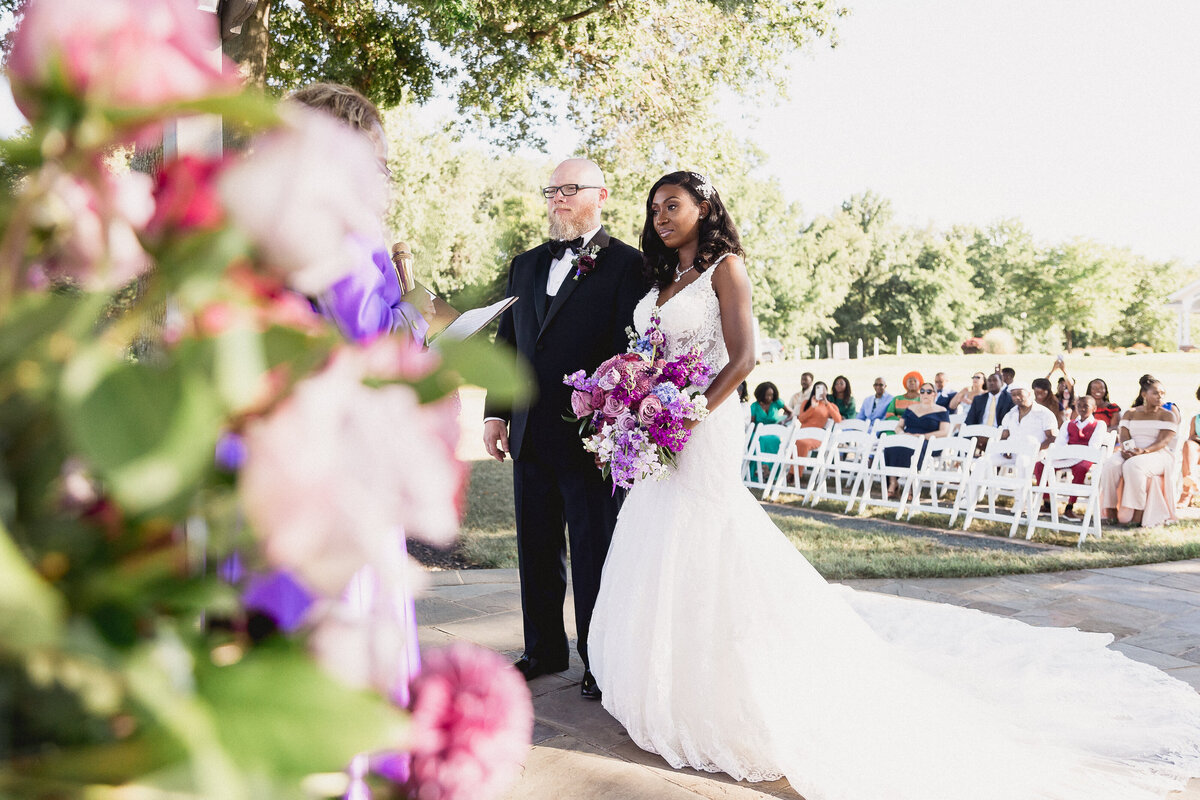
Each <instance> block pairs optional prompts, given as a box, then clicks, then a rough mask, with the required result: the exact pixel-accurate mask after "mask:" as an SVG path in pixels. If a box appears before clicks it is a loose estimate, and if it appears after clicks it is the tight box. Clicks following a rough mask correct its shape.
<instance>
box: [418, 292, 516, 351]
mask: <svg viewBox="0 0 1200 800" xmlns="http://www.w3.org/2000/svg"><path fill="white" fill-rule="evenodd" d="M516 300H517V298H515V297H506V298H504V299H503V300H497V301H496V302H495V303H492V304H491V305H490V306H482V307H480V308H472V309H471V310H469V311H464V312H463V313H461V314H459V315H458V318H457V319H455V320H454V322H451V323H450V324H449V325H447V326H446V328H445V329H444V330H443V331H442V332H441V333H439V334H438V335H437V338H439V339H440V338H441V337H443V336H445V337H447V338H449V339H460V340H461V339H466V338H468V337H469V336H473V335H475V334H476V333H479V331H481V330H483V329H484V328H486V327H487V325H488V323H489V322H491V321H492V320H494V319H495V318H496V317H498V316H500V314H501V312H503V311H504V309H506V308H508V307H509V306H510V305H512V304H513V303H514V302H516Z"/></svg>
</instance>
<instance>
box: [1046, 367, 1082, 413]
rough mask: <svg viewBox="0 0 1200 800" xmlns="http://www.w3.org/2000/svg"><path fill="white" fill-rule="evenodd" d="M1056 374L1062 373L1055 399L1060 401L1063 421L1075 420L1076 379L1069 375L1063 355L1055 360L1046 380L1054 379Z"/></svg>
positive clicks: (1059, 407)
mask: <svg viewBox="0 0 1200 800" xmlns="http://www.w3.org/2000/svg"><path fill="white" fill-rule="evenodd" d="M1056 372H1061V373H1062V377H1060V378H1059V379H1058V386H1057V387H1056V388H1055V391H1054V399H1055V400H1057V401H1058V410H1059V412H1060V413H1061V415H1062V417H1063V419H1073V418H1074V416H1075V379H1074V378H1072V377H1071V376H1070V374H1068V373H1067V362H1066V359H1065V358H1064V356H1063V354H1062V353H1059V354H1058V355H1057V356H1056V357H1055V358H1054V363H1053V364H1052V365H1051V366H1050V371H1049V372H1047V373H1046V380H1050V378H1052V377H1054V373H1056Z"/></svg>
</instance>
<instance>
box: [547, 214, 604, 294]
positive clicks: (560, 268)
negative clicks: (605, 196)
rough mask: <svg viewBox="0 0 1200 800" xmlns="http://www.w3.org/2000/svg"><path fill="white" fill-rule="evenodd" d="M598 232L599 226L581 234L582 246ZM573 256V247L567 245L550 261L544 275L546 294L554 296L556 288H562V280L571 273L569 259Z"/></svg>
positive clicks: (556, 291) (585, 245)
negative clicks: (561, 252) (548, 270)
mask: <svg viewBox="0 0 1200 800" xmlns="http://www.w3.org/2000/svg"><path fill="white" fill-rule="evenodd" d="M599 232H600V226H599V225H597V226H596V227H594V228H592V229H591V230H590V231H588V232H587V233H585V234H584V235H583V246H584V247H587V245H588V244H589V243H590V242H591V241H592V239H594V238H595V236H596V234H597V233H599ZM573 258H575V250H574V248H570V247H568V248H567V249H566V250H564V251H563V254H562V256H561V257H560V258H556V259H554V260H553V261H551V262H550V274H549V275H548V276H547V277H546V296H547V297H554V296H555V295H557V294H558V290H559V289H561V288H562V285H563V281H565V280H566V279H567V276H568V275H570V274H571V259H573Z"/></svg>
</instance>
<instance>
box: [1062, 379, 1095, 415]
mask: <svg viewBox="0 0 1200 800" xmlns="http://www.w3.org/2000/svg"><path fill="white" fill-rule="evenodd" d="M1075 399H1076V398H1075V384H1073V383H1070V382H1069V381H1068V380H1067V379H1066V378H1059V379H1058V390H1057V391H1055V393H1054V401H1055V402H1056V403H1058V410H1059V411H1060V412H1061V413H1062V415H1063V417H1065V418H1067V419H1075V414H1076V413H1077V411H1078V408H1077V406H1076V403H1075ZM1092 405H1095V398H1092Z"/></svg>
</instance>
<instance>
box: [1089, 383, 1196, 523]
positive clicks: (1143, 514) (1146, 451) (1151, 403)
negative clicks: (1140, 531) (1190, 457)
mask: <svg viewBox="0 0 1200 800" xmlns="http://www.w3.org/2000/svg"><path fill="white" fill-rule="evenodd" d="M1161 387H1162V384H1161V383H1159V382H1158V381H1157V380H1151V381H1150V382H1149V383H1148V384H1147V385H1146V388H1144V389H1143V390H1142V393H1141V396H1142V404H1141V405H1139V406H1137V407H1136V408H1131V409H1129V411H1127V412H1126V413H1125V415H1124V417H1123V418H1122V420H1121V424H1120V426H1119V431H1120V441H1121V447H1120V448H1119V449H1118V450H1117V451H1116V452H1115V453H1113V454H1112V456H1111V457H1110V458H1109V459H1108V461H1106V462H1104V481H1103V483H1102V485H1101V493H1102V498H1101V504H1102V507H1103V508H1104V519H1105V521H1106V522H1108V523H1110V524H1128V525H1144V526H1146V527H1153V526H1155V525H1161V524H1162V523H1164V522H1170V521H1173V520H1174V519H1175V503H1174V502H1173V501H1174V500H1175V487H1174V474H1173V473H1174V471H1175V470H1174V467H1175V458H1174V453H1173V452H1172V449H1171V448H1172V445H1173V444H1174V442H1175V436H1176V434H1177V433H1178V430H1179V429H1178V425H1177V424H1176V422H1175V417H1174V415H1173V414H1171V412H1170V411H1167V410H1166V409H1165V408H1163V407H1162V388H1161ZM1167 498H1170V500H1168V499H1167Z"/></svg>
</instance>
